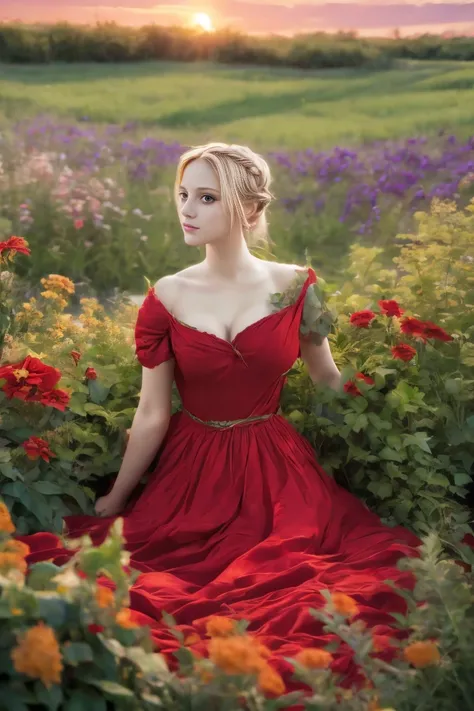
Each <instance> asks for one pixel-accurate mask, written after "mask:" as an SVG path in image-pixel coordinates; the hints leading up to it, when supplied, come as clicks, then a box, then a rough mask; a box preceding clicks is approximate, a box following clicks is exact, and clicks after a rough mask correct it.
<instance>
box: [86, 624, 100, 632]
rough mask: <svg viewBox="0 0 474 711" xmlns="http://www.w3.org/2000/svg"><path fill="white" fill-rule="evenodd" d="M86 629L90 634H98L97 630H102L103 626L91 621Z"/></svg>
mask: <svg viewBox="0 0 474 711" xmlns="http://www.w3.org/2000/svg"><path fill="white" fill-rule="evenodd" d="M87 629H88V630H89V632H90V633H91V634H99V632H103V631H104V626H103V625H97V624H95V623H92V624H90V625H87Z"/></svg>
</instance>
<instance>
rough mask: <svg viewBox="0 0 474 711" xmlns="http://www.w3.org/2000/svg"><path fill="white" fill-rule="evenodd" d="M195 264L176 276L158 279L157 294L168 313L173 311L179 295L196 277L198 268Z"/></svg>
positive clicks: (169, 275)
mask: <svg viewBox="0 0 474 711" xmlns="http://www.w3.org/2000/svg"><path fill="white" fill-rule="evenodd" d="M197 266H198V265H196V264H193V265H192V266H190V267H186V269H182V270H181V271H179V272H176V274H168V275H167V276H164V277H161V278H160V279H158V281H157V282H156V284H155V286H154V290H155V294H156V295H157V297H158V298H159V300H160V301H161V302H162V303H163V305H164V306H165V308H166V309H168V311H173V306H174V304H175V303H176V299H177V298H178V295H179V294H180V293H182V290H183V288H185V287H186V285H187V284H189V283H190V282H191V281H192V279H193V278H194V277H195V276H196V267H197Z"/></svg>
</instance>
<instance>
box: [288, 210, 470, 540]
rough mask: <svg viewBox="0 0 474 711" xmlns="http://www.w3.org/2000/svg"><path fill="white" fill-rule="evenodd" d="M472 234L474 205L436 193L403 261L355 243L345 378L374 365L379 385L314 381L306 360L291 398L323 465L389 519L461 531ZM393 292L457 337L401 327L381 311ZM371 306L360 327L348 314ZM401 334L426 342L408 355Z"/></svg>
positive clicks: (344, 289)
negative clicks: (458, 204)
mask: <svg viewBox="0 0 474 711" xmlns="http://www.w3.org/2000/svg"><path fill="white" fill-rule="evenodd" d="M473 234H474V204H471V205H470V206H469V207H468V208H467V210H465V211H456V208H455V206H454V205H453V204H451V203H441V202H439V201H435V202H434V203H433V208H432V210H431V212H430V213H420V214H418V215H417V230H416V232H415V233H414V234H411V235H399V236H398V238H397V241H398V243H399V245H400V247H399V254H398V256H396V257H395V258H394V262H395V265H396V268H393V269H384V267H383V265H382V263H381V261H380V259H379V258H380V256H381V253H382V250H380V249H377V248H364V247H360V246H353V248H352V250H351V251H352V258H351V266H350V268H349V269H348V272H347V275H346V281H345V283H344V284H343V285H342V286H341V288H340V290H339V291H338V292H337V293H336V294H335V295H334V296H333V297H332V298H331V299H330V300H329V304H330V305H331V306H332V307H333V308H334V309H335V311H337V313H338V315H339V316H338V327H337V329H336V330H335V333H333V334H331V336H330V341H331V349H332V351H333V354H334V356H335V359H336V362H337V363H338V365H339V366H340V368H341V369H342V372H343V381H344V382H346V381H349V380H350V379H351V378H353V377H354V375H355V374H356V373H357V372H363V373H364V374H365V375H368V376H370V377H372V378H373V380H374V384H373V385H371V384H367V383H365V382H363V381H360V380H357V381H356V382H357V387H358V389H359V390H360V392H361V395H360V396H357V397H354V395H352V394H350V393H345V392H341V393H335V392H334V391H332V390H330V389H328V388H324V387H323V386H318V387H316V388H311V387H310V385H309V382H308V378H307V375H306V373H305V371H304V369H303V368H302V367H301V366H299V367H296V368H295V369H294V371H293V372H292V373H291V374H290V378H289V384H288V387H287V390H286V393H285V398H284V410H285V412H286V413H287V415H288V417H289V419H290V421H292V422H294V423H295V425H296V426H297V427H298V429H300V431H301V432H302V433H303V434H304V435H305V436H306V437H307V438H308V439H309V440H310V441H311V442H312V444H313V445H314V447H315V449H316V451H317V452H318V453H319V459H320V461H321V464H322V466H323V467H324V469H325V470H326V471H328V472H330V473H331V474H333V475H334V476H336V477H337V478H338V479H339V480H340V481H341V483H343V484H344V485H345V486H347V487H349V488H350V489H352V490H353V491H354V492H355V493H356V494H357V495H359V496H360V497H362V498H364V499H365V500H366V501H367V502H368V504H369V505H370V506H371V507H373V508H375V509H376V510H377V512H378V513H379V515H381V516H382V518H383V519H384V520H386V521H387V522H389V523H392V524H393V523H400V524H403V525H408V526H410V527H412V528H414V529H415V530H417V531H418V532H428V531H430V530H432V529H433V528H436V530H438V531H439V532H441V535H443V536H446V537H452V536H453V535H454V538H456V537H457V539H458V540H459V539H460V538H462V536H463V535H464V533H465V532H466V531H467V530H468V520H469V513H468V512H464V511H463V510H462V505H461V502H462V500H463V499H464V498H465V497H466V495H467V493H468V489H467V488H466V487H467V486H468V485H469V484H471V483H472V471H473V463H474V408H473V405H472V403H473V402H474V379H473V378H472V366H473V345H472V336H473V333H474V309H473V303H474V266H473V263H474V241H473ZM387 299H394V300H396V301H397V303H398V304H399V305H400V306H401V307H402V309H404V310H405V313H404V314H403V317H402V319H404V318H405V317H407V316H409V315H410V316H416V317H417V318H421V319H423V320H427V321H434V322H436V324H438V325H439V326H442V328H443V329H444V330H445V331H447V332H448V334H452V340H451V341H449V342H447V343H445V342H442V341H439V340H435V339H428V340H427V341H426V342H423V340H422V339H419V338H418V339H417V338H414V337H413V336H410V335H408V334H404V333H402V332H401V329H400V319H398V318H395V317H387V316H384V315H383V314H381V313H380V312H379V307H378V305H377V302H378V301H379V300H387ZM363 309H371V310H373V312H374V314H376V318H375V319H374V320H372V321H371V324H370V326H369V327H368V328H357V327H355V326H354V325H352V324H351V323H350V320H349V316H350V314H351V313H353V312H356V311H358V310H363ZM399 343H409V344H411V346H412V347H413V348H414V349H415V351H416V353H415V355H414V358H413V359H411V360H410V361H409V362H404V361H402V360H398V359H395V358H394V357H393V355H392V350H391V349H392V347H394V346H395V345H397V344H399ZM454 531H456V534H454Z"/></svg>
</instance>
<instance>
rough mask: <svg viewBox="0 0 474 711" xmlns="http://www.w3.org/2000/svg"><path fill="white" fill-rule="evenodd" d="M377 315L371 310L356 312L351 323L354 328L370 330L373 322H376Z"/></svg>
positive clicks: (351, 318)
mask: <svg viewBox="0 0 474 711" xmlns="http://www.w3.org/2000/svg"><path fill="white" fill-rule="evenodd" d="M375 316H376V314H375V313H374V312H373V311H370V309H365V310H363V311H355V312H354V313H353V314H351V317H350V319H349V320H350V322H351V324H352V325H353V326H356V327H357V328H368V327H369V326H370V324H371V323H372V321H373V320H374V318H375Z"/></svg>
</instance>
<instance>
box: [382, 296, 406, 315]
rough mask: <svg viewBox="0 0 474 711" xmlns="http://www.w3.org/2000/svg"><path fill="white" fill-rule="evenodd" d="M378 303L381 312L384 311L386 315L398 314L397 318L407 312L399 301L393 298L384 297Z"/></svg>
mask: <svg viewBox="0 0 474 711" xmlns="http://www.w3.org/2000/svg"><path fill="white" fill-rule="evenodd" d="M377 303H378V305H379V308H380V311H381V313H383V314H384V316H396V317H397V318H400V316H401V315H402V314H404V313H405V310H404V309H401V308H400V306H399V305H398V302H397V301H394V300H393V299H382V300H381V301H378V302H377Z"/></svg>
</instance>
